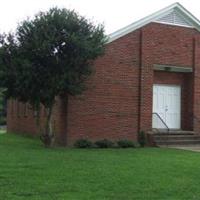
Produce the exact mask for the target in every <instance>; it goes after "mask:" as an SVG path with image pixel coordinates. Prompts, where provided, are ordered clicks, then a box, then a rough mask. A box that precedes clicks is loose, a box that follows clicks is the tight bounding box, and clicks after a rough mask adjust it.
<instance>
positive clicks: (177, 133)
mask: <svg viewBox="0 0 200 200" xmlns="http://www.w3.org/2000/svg"><path fill="white" fill-rule="evenodd" d="M151 133H152V134H154V135H161V136H162V135H195V132H194V131H182V130H178V131H173V130H170V131H169V132H166V131H165V132H161V131H160V132H151Z"/></svg>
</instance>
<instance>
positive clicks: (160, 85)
mask: <svg viewBox="0 0 200 200" xmlns="http://www.w3.org/2000/svg"><path fill="white" fill-rule="evenodd" d="M156 86H157V87H172V88H178V90H179V92H180V93H179V94H180V96H179V102H178V107H177V108H178V111H179V114H180V115H179V120H178V124H177V125H178V126H177V127H176V128H175V127H171V124H169V123H168V122H167V119H166V118H165V119H163V118H162V119H163V120H164V122H165V123H166V124H167V126H168V127H169V128H170V129H172V128H173V129H178V130H179V129H180V128H181V117H182V115H181V114H182V111H181V104H182V87H181V85H179V84H178V85H174V84H156V83H155V84H153V90H154V88H155V87H156ZM154 101H155V99H154V92H153V96H152V110H153V112H154V111H155V110H154V109H155V108H154V103H155V102H154ZM165 117H166V113H165ZM152 128H156V127H154V126H153V118H152Z"/></svg>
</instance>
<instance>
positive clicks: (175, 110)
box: [152, 85, 181, 129]
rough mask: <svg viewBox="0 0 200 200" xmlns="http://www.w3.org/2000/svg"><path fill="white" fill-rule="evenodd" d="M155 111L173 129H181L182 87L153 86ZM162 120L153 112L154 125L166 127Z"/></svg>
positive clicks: (154, 126) (155, 126)
mask: <svg viewBox="0 0 200 200" xmlns="http://www.w3.org/2000/svg"><path fill="white" fill-rule="evenodd" d="M153 113H157V114H158V115H159V116H160V117H161V118H162V120H163V121H164V122H165V123H166V124H167V126H168V127H169V128H171V129H180V124H181V123H180V121H181V88H180V86H172V85H154V86H153ZM162 120H161V119H160V118H159V117H158V116H157V115H156V114H153V119H152V127H153V128H166V127H165V126H164V124H163V123H162Z"/></svg>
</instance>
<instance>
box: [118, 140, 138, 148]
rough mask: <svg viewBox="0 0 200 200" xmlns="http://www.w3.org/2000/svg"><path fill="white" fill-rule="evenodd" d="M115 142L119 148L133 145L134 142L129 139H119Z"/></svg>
mask: <svg viewBox="0 0 200 200" xmlns="http://www.w3.org/2000/svg"><path fill="white" fill-rule="evenodd" d="M117 144H118V146H119V147H120V148H130V147H135V143H134V142H133V141H131V140H119V141H118V142H117Z"/></svg>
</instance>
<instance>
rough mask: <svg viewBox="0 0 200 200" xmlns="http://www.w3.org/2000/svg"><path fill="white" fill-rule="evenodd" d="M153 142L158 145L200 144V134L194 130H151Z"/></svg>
mask: <svg viewBox="0 0 200 200" xmlns="http://www.w3.org/2000/svg"><path fill="white" fill-rule="evenodd" d="M150 134H151V138H152V140H153V144H154V145H155V146H158V147H163V146H193V145H199V146H200V135H196V134H195V132H193V131H173V130H172V131H170V132H168V133H166V132H163V133H162V132H159V133H158V132H156V133H154V132H151V133H150Z"/></svg>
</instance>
